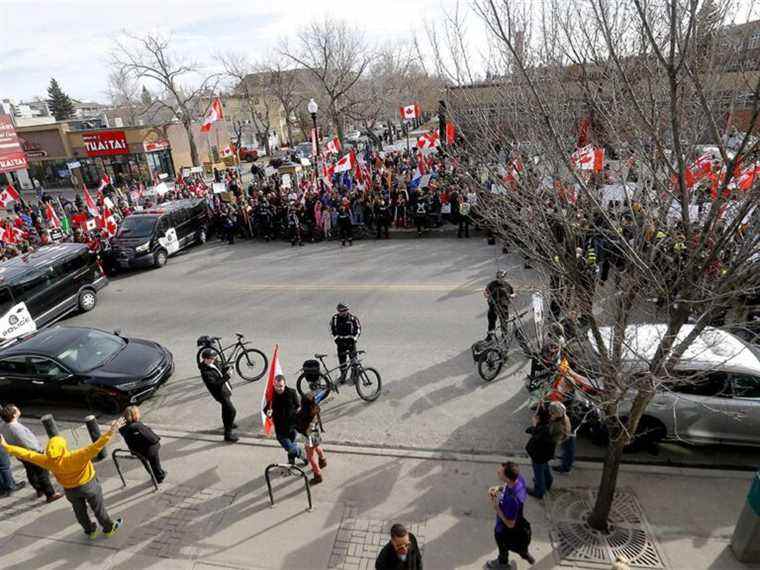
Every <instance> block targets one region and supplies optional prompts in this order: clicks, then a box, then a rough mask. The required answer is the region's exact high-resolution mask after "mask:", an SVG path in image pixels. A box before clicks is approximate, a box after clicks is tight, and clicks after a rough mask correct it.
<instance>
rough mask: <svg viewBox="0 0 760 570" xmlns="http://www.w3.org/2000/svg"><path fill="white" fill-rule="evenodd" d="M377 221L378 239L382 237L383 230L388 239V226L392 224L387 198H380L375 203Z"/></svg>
mask: <svg viewBox="0 0 760 570" xmlns="http://www.w3.org/2000/svg"><path fill="white" fill-rule="evenodd" d="M375 221H376V223H377V239H380V233H381V231H384V232H385V239H388V238H389V237H390V235H389V234H388V228H389V227H390V225H391V211H390V209H388V204H386V203H385V200H380V201H379V202H378V203H377V204H376V205H375Z"/></svg>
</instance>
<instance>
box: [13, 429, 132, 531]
mask: <svg viewBox="0 0 760 570" xmlns="http://www.w3.org/2000/svg"><path fill="white" fill-rule="evenodd" d="M124 424H125V421H124V418H119V419H118V420H116V421H115V422H113V423H112V424H111V427H110V428H109V430H108V431H107V432H106V433H104V434H103V435H102V436H100V437H99V438H98V440H97V441H95V442H93V443H91V444H90V445H88V446H87V447H83V448H81V449H77V450H75V451H69V448H68V444H67V443H66V440H65V439H64V438H63V437H61V436H59V435H56V436H54V437H51V438H50V441H48V444H47V447H46V448H45V453H37V452H36V451H31V450H29V449H25V448H23V447H17V446H15V445H9V444H8V443H7V442H6V441H5V438H4V437H3V436H2V435H0V445H1V446H2V447H3V449H4V450H5V451H6V452H8V454H9V455H13V456H14V457H17V458H18V459H21V460H23V461H28V462H29V463H34V464H35V465H39V466H40V467H43V468H45V469H47V470H48V471H50V472H51V473H52V474H53V475H54V476H55V478H56V479H57V480H58V482H59V483H60V484H61V486H62V487H63V491H64V493H65V494H66V498H67V499H68V500H69V502H70V503H71V506H72V508H73V509H74V515H75V516H76V518H77V522H79V524H80V525H82V528H83V529H84V532H85V534H86V535H87V536H89V537H90V538H95V537H96V536H97V534H98V525H96V524H95V523H93V522H92V520H91V519H90V515H89V513H88V512H87V505H90V508H91V509H92V511H93V513H94V514H95V518H96V519H97V521H98V522H99V523H100V526H101V528H102V529H103V534H104V535H105V536H113V535H114V533H116V531H117V530H119V528H120V527H121V525H122V524H123V523H124V521H123V519H121V518H118V519H116V520H115V521H114V520H111V517H110V516H108V512H107V511H106V507H105V504H104V502H103V489H102V488H101V487H100V483H99V482H98V480H97V478H96V477H95V467H94V466H93V465H92V458H93V457H95V456H96V455H97V454H98V452H99V451H100V450H101V449H103V448H104V447H105V446H106V444H107V443H108V442H109V440H110V439H111V437H113V434H115V433H116V432H117V431H118V430H119V428H121V427H123V426H124Z"/></svg>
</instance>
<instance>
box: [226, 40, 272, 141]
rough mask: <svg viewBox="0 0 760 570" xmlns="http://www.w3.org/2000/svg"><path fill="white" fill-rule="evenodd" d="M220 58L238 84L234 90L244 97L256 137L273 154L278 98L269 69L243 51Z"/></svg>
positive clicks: (228, 73) (245, 106) (244, 103)
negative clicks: (253, 61)
mask: <svg viewBox="0 0 760 570" xmlns="http://www.w3.org/2000/svg"><path fill="white" fill-rule="evenodd" d="M219 61H220V63H221V64H222V65H223V66H224V70H225V73H226V75H227V76H228V77H229V78H230V79H232V80H233V81H234V83H235V85H234V86H233V90H232V92H233V94H234V95H236V96H238V97H240V98H241V99H242V101H243V106H244V108H245V109H246V111H247V113H248V116H249V117H250V122H251V125H252V126H253V129H254V130H255V132H256V138H257V139H258V141H259V143H260V144H261V143H263V144H264V148H265V150H266V153H267V155H270V154H271V149H270V145H269V133H270V132H271V130H272V115H273V113H274V111H275V109H276V106H277V105H278V101H277V99H276V98H275V97H274V95H273V90H272V85H271V83H270V80H269V75H268V72H267V71H266V69H265V68H264V67H263V66H261V65H254V64H252V63H250V62H249V61H248V59H247V58H246V57H245V56H243V55H241V54H236V53H227V54H224V55H221V56H219Z"/></svg>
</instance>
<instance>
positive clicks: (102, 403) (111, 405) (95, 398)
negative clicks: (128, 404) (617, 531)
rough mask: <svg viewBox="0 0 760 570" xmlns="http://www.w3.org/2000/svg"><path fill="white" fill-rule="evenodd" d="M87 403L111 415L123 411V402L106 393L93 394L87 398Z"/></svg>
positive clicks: (92, 407)
mask: <svg viewBox="0 0 760 570" xmlns="http://www.w3.org/2000/svg"><path fill="white" fill-rule="evenodd" d="M87 403H88V405H89V406H90V408H91V409H93V410H97V411H99V412H103V413H104V414H108V415H111V416H116V415H119V414H120V413H121V412H122V405H121V402H120V401H119V400H118V399H117V398H115V397H113V396H108V395H106V394H92V395H91V396H90V397H89V398H88V399H87Z"/></svg>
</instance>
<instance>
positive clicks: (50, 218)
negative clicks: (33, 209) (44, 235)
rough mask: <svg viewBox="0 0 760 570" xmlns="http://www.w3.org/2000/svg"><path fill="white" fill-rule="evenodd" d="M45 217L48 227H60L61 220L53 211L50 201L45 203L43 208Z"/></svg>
mask: <svg viewBox="0 0 760 570" xmlns="http://www.w3.org/2000/svg"><path fill="white" fill-rule="evenodd" d="M45 219H46V220H47V223H48V227H51V228H60V227H61V220H60V219H59V218H58V214H56V213H55V210H54V209H53V204H51V203H50V202H48V203H47V208H45Z"/></svg>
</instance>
